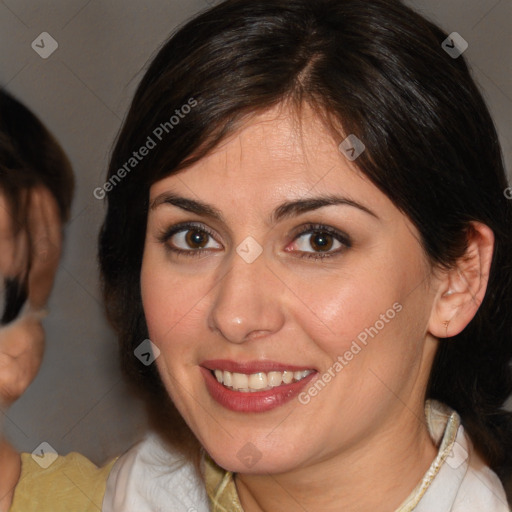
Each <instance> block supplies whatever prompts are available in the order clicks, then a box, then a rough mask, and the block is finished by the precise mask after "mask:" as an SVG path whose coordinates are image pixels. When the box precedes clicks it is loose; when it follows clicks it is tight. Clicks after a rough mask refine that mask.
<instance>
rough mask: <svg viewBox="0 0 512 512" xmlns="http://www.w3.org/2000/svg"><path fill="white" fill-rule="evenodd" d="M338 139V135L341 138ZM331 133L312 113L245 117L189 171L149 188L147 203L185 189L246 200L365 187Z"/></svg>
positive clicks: (274, 112) (278, 110)
mask: <svg viewBox="0 0 512 512" xmlns="http://www.w3.org/2000/svg"><path fill="white" fill-rule="evenodd" d="M340 140H341V136H340ZM338 144H339V142H337V141H336V140H335V138H334V136H333V134H332V133H331V132H330V131H329V130H328V129H327V127H326V126H325V125H324V123H323V122H322V121H321V120H320V118H319V117H318V115H316V114H315V113H314V112H313V111H312V110H311V108H309V107H308V106H304V108H303V109H302V111H301V114H300V117H299V115H298V114H297V112H295V111H293V110H291V109H284V108H282V106H278V107H274V108H273V109H271V110H268V111H266V112H264V113H261V114H257V115H254V116H252V117H250V118H249V119H248V120H247V121H246V122H245V123H244V124H243V126H242V127H241V128H239V129H238V130H237V131H236V132H235V133H233V134H232V135H230V136H229V137H227V138H226V139H225V140H223V141H222V142H221V143H220V144H219V145H218V146H217V147H216V148H215V149H214V150H213V151H211V152H210V153H209V154H208V155H206V156H205V157H203V158H202V159H201V160H199V161H198V162H195V163H194V164H193V165H191V166H190V167H188V168H186V169H183V170H181V171H179V172H178V173H176V174H174V175H171V176H168V177H166V178H164V179H162V180H160V181H158V182H156V183H155V184H154V185H153V186H152V187H151V199H154V198H155V197H156V196H158V195H159V194H161V193H163V192H165V190H166V189H167V188H169V187H173V188H174V187H177V188H179V189H180V190H181V189H183V188H184V187H188V188H190V191H191V192H194V193H198V194H199V193H200V194H201V195H204V194H206V195H211V194H212V193H213V191H217V192H216V193H218V189H219V188H222V189H224V190H225V191H226V192H233V191H235V190H236V191H237V193H238V194H242V193H247V195H254V194H256V195H257V194H260V193H261V190H262V189H264V190H265V194H266V195H268V194H273V193H277V192H279V191H282V190H293V191H294V192H295V193H298V194H305V193H307V192H308V191H310V190H312V189H313V188H317V189H318V190H319V191H321V190H323V191H333V189H338V190H339V189H340V187H342V189H345V191H346V192H348V190H349V189H350V188H351V187H354V186H361V185H364V184H366V187H373V186H372V185H371V183H369V180H368V179H367V178H366V177H365V176H364V174H363V173H362V172H361V171H360V170H359V169H358V168H357V166H356V165H355V164H354V163H353V162H350V161H349V160H348V159H347V158H345V156H344V155H343V154H342V153H341V151H340V150H339V149H338Z"/></svg>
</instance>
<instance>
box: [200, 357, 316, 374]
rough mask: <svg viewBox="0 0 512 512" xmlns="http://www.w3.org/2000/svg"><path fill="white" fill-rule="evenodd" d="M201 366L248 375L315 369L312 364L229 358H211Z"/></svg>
mask: <svg viewBox="0 0 512 512" xmlns="http://www.w3.org/2000/svg"><path fill="white" fill-rule="evenodd" d="M201 366H203V367H204V368H208V370H222V371H228V372H231V373H246V374H248V375H250V374H252V373H258V372H264V373H268V372H284V371H286V370H288V371H292V372H300V371H305V370H314V368H312V367H311V366H295V365H291V364H285V363H279V362H276V361H267V360H265V361H246V362H240V361H231V360H229V359H210V360H208V361H203V362H202V363H201Z"/></svg>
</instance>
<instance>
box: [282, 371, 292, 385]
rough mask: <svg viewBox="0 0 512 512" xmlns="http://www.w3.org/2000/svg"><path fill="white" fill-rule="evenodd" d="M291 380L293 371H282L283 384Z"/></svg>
mask: <svg viewBox="0 0 512 512" xmlns="http://www.w3.org/2000/svg"><path fill="white" fill-rule="evenodd" d="M292 380H293V372H286V371H284V372H283V382H284V383H285V384H290V382H291V381H292Z"/></svg>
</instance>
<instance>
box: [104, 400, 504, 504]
mask: <svg viewBox="0 0 512 512" xmlns="http://www.w3.org/2000/svg"><path fill="white" fill-rule="evenodd" d="M425 415H426V419H427V425H428V428H429V432H430V435H431V437H432V439H433V440H434V442H435V443H436V445H437V446H439V451H438V454H437V457H436V459H435V460H434V461H433V462H432V465H431V466H430V468H429V470H428V471H427V473H426V474H425V476H424V478H423V479H422V481H421V482H420V483H419V484H418V485H417V486H416V488H415V489H414V490H413V491H412V492H411V494H410V496H409V497H408V498H407V499H406V500H405V501H404V503H403V504H402V506H400V507H399V508H398V509H397V511H396V512H412V511H414V512H491V511H492V512H510V510H511V509H510V508H509V507H508V505H507V500H506V495H505V491H504V490H503V486H502V484H501V482H500V480H499V478H498V477H497V475H496V474H495V473H494V472H493V471H492V470H491V469H490V468H488V467H487V466H486V465H485V463H484V462H483V461H482V459H481V458H480V457H479V455H478V454H477V453H476V452H475V451H474V448H473V444H472V442H471V440H470V439H469V437H468V436H467V435H466V433H465V431H464V427H463V426H462V425H461V424H460V417H459V415H458V414H457V413H456V412H455V411H453V410H451V409H450V408H448V407H447V406H445V405H443V404H441V403H440V402H437V401H434V400H428V401H427V402H426V404H425ZM175 511H180V512H181V511H183V512H208V511H209V501H208V496H207V493H206V488H205V485H204V483H203V481H202V480H201V479H200V477H199V475H197V473H196V471H195V469H194V467H193V465H192V463H190V462H189V461H188V460H186V459H185V458H184V457H183V456H181V455H179V454H178V453H176V452H172V451H169V450H168V449H167V448H166V445H165V444H164V442H163V441H162V440H161V439H160V437H159V436H158V435H157V434H155V433H149V434H148V435H147V436H146V438H145V439H144V440H143V441H141V442H140V443H138V444H137V445H135V446H134V447H133V448H131V449H130V450H128V451H127V452H126V453H125V454H124V455H122V456H121V457H120V458H119V459H118V460H117V461H116V463H115V464H114V467H113V468H112V470H111V472H110V475H109V477H108V480H107V488H106V492H105V496H104V499H103V507H102V512H175Z"/></svg>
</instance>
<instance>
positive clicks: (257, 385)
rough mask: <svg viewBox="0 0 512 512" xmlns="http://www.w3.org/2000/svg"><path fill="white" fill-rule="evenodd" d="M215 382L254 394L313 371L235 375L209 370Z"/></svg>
mask: <svg viewBox="0 0 512 512" xmlns="http://www.w3.org/2000/svg"><path fill="white" fill-rule="evenodd" d="M210 371H211V373H212V375H213V376H214V377H215V378H216V379H217V382H219V383H220V384H222V385H223V386H224V387H226V388H228V389H230V390H232V391H238V392H241V393H255V392H257V391H270V390H271V389H273V388H277V387H279V386H282V385H286V384H292V383H294V382H299V381H301V380H302V379H305V378H306V377H307V376H308V375H311V374H312V373H313V372H314V371H315V370H303V371H296V372H294V371H286V370H285V371H283V372H277V371H272V372H257V373H251V374H246V373H236V372H228V371H226V370H210Z"/></svg>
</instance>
